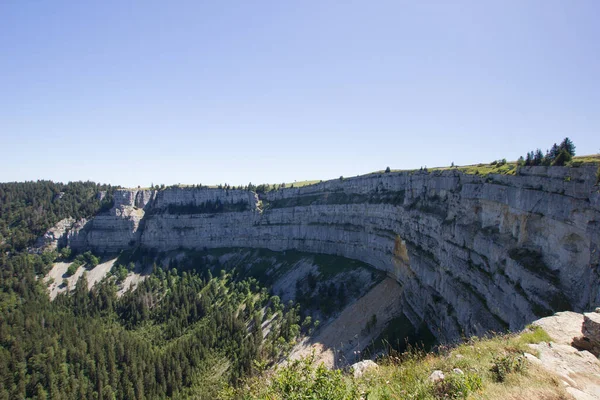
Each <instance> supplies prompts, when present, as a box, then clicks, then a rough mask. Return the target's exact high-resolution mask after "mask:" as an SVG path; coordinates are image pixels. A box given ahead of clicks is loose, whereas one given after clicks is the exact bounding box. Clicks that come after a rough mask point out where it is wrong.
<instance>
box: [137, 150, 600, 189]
mask: <svg viewBox="0 0 600 400" xmlns="http://www.w3.org/2000/svg"><path fill="white" fill-rule="evenodd" d="M584 164H600V154H591V155H586V156H575V157H573V160H572V161H570V162H569V163H568V164H567V165H566V166H567V167H574V168H576V167H580V166H582V165H584ZM516 167H517V162H516V161H509V162H507V163H506V164H501V163H498V162H493V163H479V164H472V165H457V166H454V167H450V166H446V167H433V168H428V169H427V170H428V171H430V172H433V171H448V170H456V171H460V172H462V173H465V174H471V175H488V174H501V175H515V173H516V171H517V168H516ZM416 171H419V170H416V169H412V170H411V169H392V170H391V172H416ZM383 173H385V171H384V170H379V171H373V172H369V173H367V174H364V175H362V176H367V175H372V174H383ZM320 182H323V181H322V180H305V181H299V182H289V183H286V184H285V187H286V188H291V187H294V188H299V187H303V186H311V185H314V184H317V183H320ZM192 186H194V185H188V184H181V183H180V184H177V185H172V186H170V187H181V188H184V187H192ZM271 186H272V187H273V186H277V187H279V186H280V184H275V185H271ZM203 187H208V188H217V187H218V185H203ZM140 189H150V188H140ZM271 190H273V189H271Z"/></svg>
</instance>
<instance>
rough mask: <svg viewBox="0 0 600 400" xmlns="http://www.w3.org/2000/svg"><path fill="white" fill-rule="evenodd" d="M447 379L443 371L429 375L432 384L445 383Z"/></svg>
mask: <svg viewBox="0 0 600 400" xmlns="http://www.w3.org/2000/svg"><path fill="white" fill-rule="evenodd" d="M444 378H445V376H444V373H443V372H442V371H440V370H439V369H437V370H435V371H433V372H432V373H431V375H429V378H427V379H429V380H430V381H431V382H433V383H436V382H440V381H443V380H444Z"/></svg>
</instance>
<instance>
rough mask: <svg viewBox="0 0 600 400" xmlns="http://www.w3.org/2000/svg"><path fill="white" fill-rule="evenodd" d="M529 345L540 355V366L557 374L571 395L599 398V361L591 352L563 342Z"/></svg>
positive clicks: (579, 397) (581, 397) (580, 399)
mask: <svg viewBox="0 0 600 400" xmlns="http://www.w3.org/2000/svg"><path fill="white" fill-rule="evenodd" d="M529 346H530V347H531V348H532V349H533V350H534V352H536V353H537V354H539V355H540V356H539V360H540V365H541V366H542V368H544V369H546V370H547V371H549V372H551V373H553V374H555V375H557V376H558V377H559V379H560V380H561V382H562V383H563V385H565V387H566V390H567V392H569V393H570V394H571V395H572V396H573V397H575V398H576V399H578V400H584V399H600V361H598V359H597V358H596V357H595V356H594V355H593V354H591V353H589V352H588V351H578V350H577V349H575V348H574V347H572V346H568V345H565V344H556V343H539V344H531V345H529ZM532 357H533V356H532ZM527 359H528V360H529V359H530V357H527Z"/></svg>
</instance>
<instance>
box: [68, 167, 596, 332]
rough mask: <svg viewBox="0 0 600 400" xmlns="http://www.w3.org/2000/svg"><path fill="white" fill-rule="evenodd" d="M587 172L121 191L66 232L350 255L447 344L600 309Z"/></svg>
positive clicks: (112, 245) (101, 242) (99, 239)
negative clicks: (374, 271)
mask: <svg viewBox="0 0 600 400" xmlns="http://www.w3.org/2000/svg"><path fill="white" fill-rule="evenodd" d="M595 174H596V167H581V168H564V167H525V168H521V169H520V170H519V172H518V174H517V175H516V176H511V175H490V176H478V175H466V174H463V173H460V172H457V171H452V170H449V171H441V172H439V171H438V172H434V173H427V172H418V171H415V172H400V173H382V174H372V175H366V176H362V177H357V178H349V179H343V180H332V181H327V182H322V183H319V184H315V185H311V186H305V187H301V188H288V189H281V190H276V191H271V192H267V193H265V194H257V193H254V192H250V191H243V190H226V189H209V188H168V189H165V190H159V191H153V190H121V191H117V192H116V193H115V205H114V207H113V208H112V209H111V210H110V211H109V212H108V213H107V214H104V215H98V216H96V217H95V218H93V219H91V220H90V221H84V222H82V223H81V224H80V225H79V226H77V227H75V228H74V229H72V230H71V232H70V233H68V238H67V239H68V242H69V243H70V245H71V246H72V247H74V248H76V249H81V250H83V249H92V250H94V251H98V252H104V251H108V252H117V251H120V250H123V249H128V248H133V247H136V246H142V247H147V248H152V249H156V250H159V251H161V250H173V249H178V248H196V249H202V248H218V247H253V248H268V249H271V250H276V251H281V250H286V249H297V250H301V251H306V252H314V253H327V254H334V255H340V256H344V257H348V258H353V259H357V260H360V261H363V262H366V263H368V264H370V265H373V266H374V267H376V268H378V269H381V270H384V271H386V272H387V273H388V274H389V275H390V276H391V277H393V278H394V279H396V280H397V281H398V282H399V283H400V284H401V285H402V294H401V301H402V307H403V311H404V313H405V314H406V316H407V317H408V318H409V319H410V320H411V322H412V323H413V325H415V326H418V325H420V324H422V323H423V322H425V323H426V324H427V325H428V326H429V328H430V330H431V331H432V332H433V333H434V334H435V335H436V336H437V337H438V339H441V340H454V339H456V338H459V337H460V336H462V335H467V336H468V335H472V334H476V335H479V334H482V333H484V332H486V331H490V330H492V331H504V330H506V329H512V330H518V329H521V328H522V327H524V326H525V325H526V324H528V323H530V322H532V321H534V320H535V319H537V318H538V317H540V316H544V315H551V314H552V312H553V311H561V310H568V309H572V310H576V311H581V310H586V309H591V308H593V307H594V306H595V305H598V304H599V300H600V292H599V290H598V288H599V287H600V285H599V282H600V275H599V272H598V263H599V257H600V251H599V250H600V249H599V243H600V195H599V193H598V187H597V186H595V183H596V177H595Z"/></svg>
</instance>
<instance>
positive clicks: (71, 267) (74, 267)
mask: <svg viewBox="0 0 600 400" xmlns="http://www.w3.org/2000/svg"><path fill="white" fill-rule="evenodd" d="M78 268H79V264H77V263H73V264H71V265H69V268H67V276H72V275H74V274H75V272H77V269H78Z"/></svg>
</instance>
